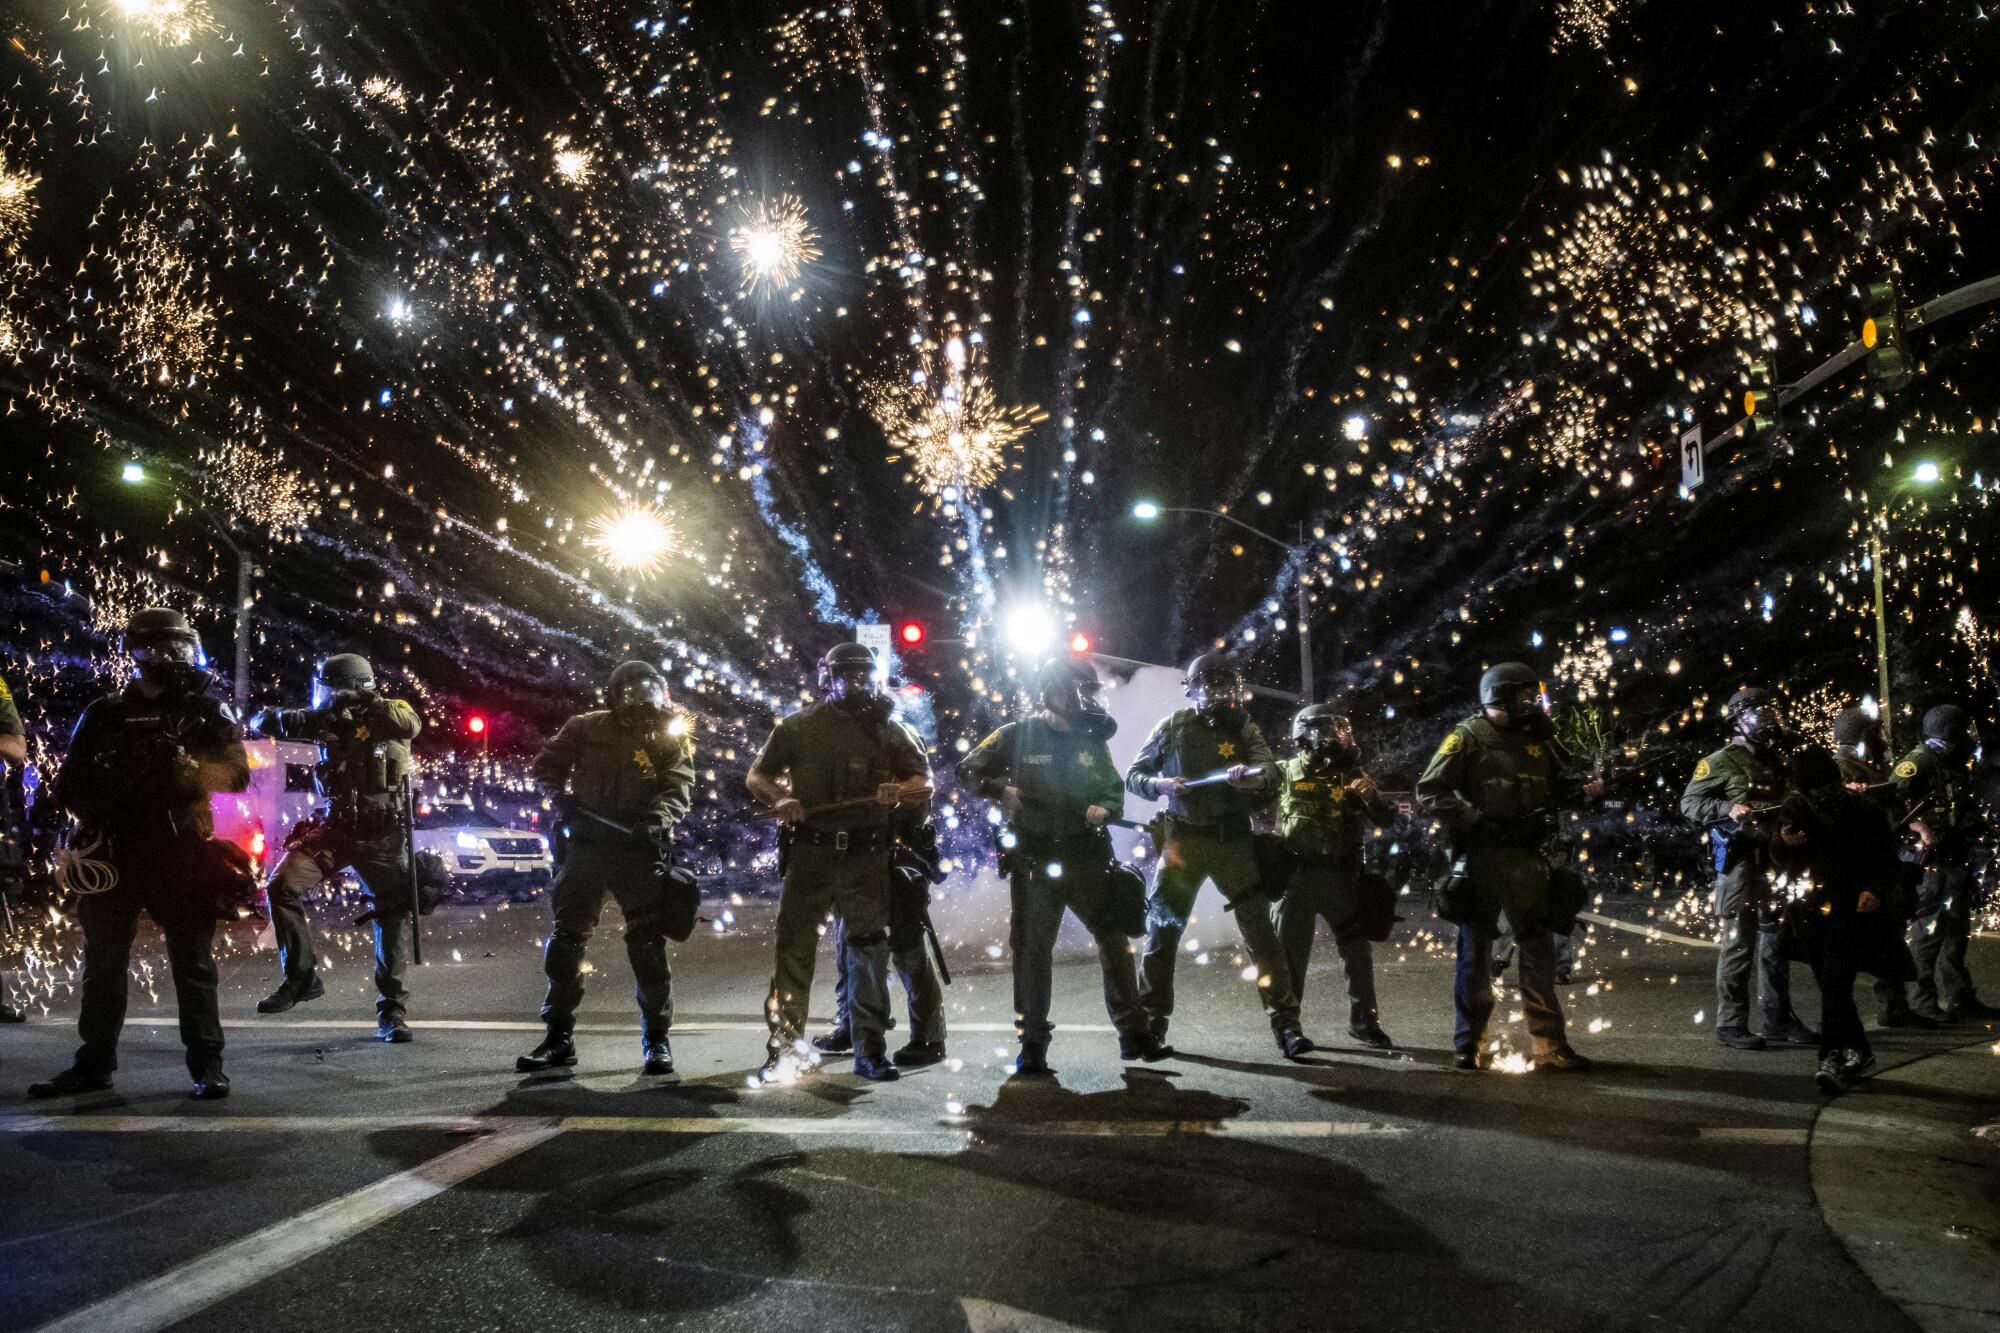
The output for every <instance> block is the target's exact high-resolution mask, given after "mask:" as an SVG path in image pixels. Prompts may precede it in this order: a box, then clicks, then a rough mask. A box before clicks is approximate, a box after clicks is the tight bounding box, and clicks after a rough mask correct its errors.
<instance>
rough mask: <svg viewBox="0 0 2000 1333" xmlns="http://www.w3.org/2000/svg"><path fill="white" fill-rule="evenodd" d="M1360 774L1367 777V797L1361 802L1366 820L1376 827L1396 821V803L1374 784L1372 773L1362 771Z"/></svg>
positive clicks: (1386, 825)
mask: <svg viewBox="0 0 2000 1333" xmlns="http://www.w3.org/2000/svg"><path fill="white" fill-rule="evenodd" d="M1362 776H1363V777H1366V778H1368V781H1369V789H1368V799H1367V800H1365V801H1363V802H1362V803H1361V811H1362V813H1363V814H1365V815H1367V816H1368V822H1369V823H1371V824H1373V825H1374V826H1375V827H1376V828H1387V827H1388V826H1389V825H1391V824H1393V823H1395V822H1396V803H1395V802H1394V801H1391V800H1390V799H1389V798H1388V797H1386V796H1384V795H1383V794H1382V789H1381V788H1379V787H1377V786H1375V785H1374V781H1375V779H1374V777H1373V776H1372V775H1370V774H1367V773H1364V774H1362Z"/></svg>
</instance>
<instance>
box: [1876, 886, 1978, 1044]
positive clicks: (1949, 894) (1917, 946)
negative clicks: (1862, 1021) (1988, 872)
mask: <svg viewBox="0 0 2000 1333" xmlns="http://www.w3.org/2000/svg"><path fill="white" fill-rule="evenodd" d="M1978 896H1979V880H1978V878H1977V877H1976V876H1975V875H1974V874H1973V873H1972V871H1971V870H1970V869H1968V868H1966V867H1964V866H1931V867H1930V868H1928V869H1926V870H1925V871H1924V882H1923V888H1922V889H1921V890H1920V891H1919V893H1918V895H1917V914H1916V916H1915V917H1914V918H1912V919H1911V921H1910V958H1911V960H1912V961H1913V962H1915V963H1916V965H1917V979H1916V980H1915V981H1912V982H1910V983H1909V986H1908V988H1907V1000H1908V1007H1910V1008H1915V1009H1918V1010H1921V1011H1923V1012H1924V1013H1927V1014H1935V1013H1938V1012H1940V1011H1942V1010H1948V1009H1956V1008H1958V1007H1959V1006H1960V1005H1962V1004H1965V1003H1967V1002H1970V1001H1976V1000H1978V998H1979V996H1978V994H1977V992H1975V991H1974V989H1973V985H1972V974H1971V973H1970V972H1968V971H1966V969H1965V948H1966V943H1967V941H1968V940H1970V938H1971V935H1972V909H1973V905H1974V904H1973V900H1974V899H1975V898H1977V897H1978ZM1902 989H1904V988H1903V987H1900V986H1897V985H1895V983H1893V982H1883V983H1881V984H1879V985H1877V986H1876V988H1875V994H1876V997H1877V999H1878V1000H1879V1001H1880V1002H1881V1005H1880V1007H1881V1008H1882V1010H1883V1012H1884V1014H1885V1016H1886V1015H1887V1014H1890V1013H1894V1012H1896V1011H1897V1010H1898V1009H1899V1008H1901V1007H1902V1006H1898V1005H1896V1004H1894V1003H1893V1002H1892V1001H1891V999H1890V994H1891V993H1893V992H1894V991H1897V990H1902Z"/></svg>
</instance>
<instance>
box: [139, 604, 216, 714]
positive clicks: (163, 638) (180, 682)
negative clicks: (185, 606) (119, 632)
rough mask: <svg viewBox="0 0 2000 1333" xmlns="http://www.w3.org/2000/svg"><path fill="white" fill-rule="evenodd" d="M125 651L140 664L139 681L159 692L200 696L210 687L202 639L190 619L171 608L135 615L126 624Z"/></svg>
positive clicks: (156, 609) (149, 610)
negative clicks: (203, 663) (204, 667)
mask: <svg viewBox="0 0 2000 1333" xmlns="http://www.w3.org/2000/svg"><path fill="white" fill-rule="evenodd" d="M125 651H126V652H127V653H129V654H130V655H131V657H132V660H133V662H135V663H136V664H137V665H138V668H139V679H140V680H142V681H144V682H145V683H146V684H148V685H150V686H152V687H153V688H155V689H159V690H172V691H175V692H180V693H188V694H199V693H200V692H201V691H202V690H203V689H205V688H206V687H207V685H208V673H207V672H206V671H204V670H202V665H201V664H202V656H201V640H200V639H199V638H198V637H196V635H195V632H194V626H192V625H190V624H188V619H187V617H186V616H184V615H182V614H181V613H180V612H178V611H176V610H174V609H172V608H171V607H165V606H149V607H146V608H145V609H144V610H140V611H135V612H133V613H132V618H131V619H130V620H128V621H126V622H125Z"/></svg>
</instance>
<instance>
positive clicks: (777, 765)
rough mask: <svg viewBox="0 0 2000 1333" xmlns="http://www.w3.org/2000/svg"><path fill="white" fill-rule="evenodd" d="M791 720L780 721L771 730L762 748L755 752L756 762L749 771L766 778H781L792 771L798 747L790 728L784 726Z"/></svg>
mask: <svg viewBox="0 0 2000 1333" xmlns="http://www.w3.org/2000/svg"><path fill="white" fill-rule="evenodd" d="M790 720H791V719H790V718H786V719H784V720H783V721H780V722H779V723H778V725H777V726H775V727H772V728H771V737H770V739H769V740H767V741H765V742H764V748H763V749H762V750H759V751H758V752H757V760H756V762H755V763H753V764H751V765H750V768H751V771H752V772H756V773H762V774H763V775H764V776H765V777H767V778H781V777H783V776H784V775H785V774H787V773H789V772H791V771H792V765H793V764H794V763H795V762H796V761H797V753H796V751H797V749H798V746H797V744H796V743H795V742H794V740H793V738H792V728H790V727H788V726H786V725H785V723H786V722H789V721H790Z"/></svg>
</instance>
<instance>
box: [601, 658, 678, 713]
mask: <svg viewBox="0 0 2000 1333" xmlns="http://www.w3.org/2000/svg"><path fill="white" fill-rule="evenodd" d="M604 700H605V702H606V703H608V704H609V705H611V715H612V716H613V717H615V718H617V719H618V720H619V721H620V722H622V723H625V724H626V725H628V726H644V725H649V724H651V723H653V722H657V721H658V720H659V717H660V714H661V713H663V712H665V711H666V707H667V681H666V678H665V677H664V676H662V675H661V674H660V673H659V670H658V669H657V668H656V667H654V666H653V664H652V663H650V662H626V663H624V664H623V665H622V666H620V667H618V669H617V670H615V671H613V672H612V673H611V678H610V679H609V680H607V681H605V683H604Z"/></svg>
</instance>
